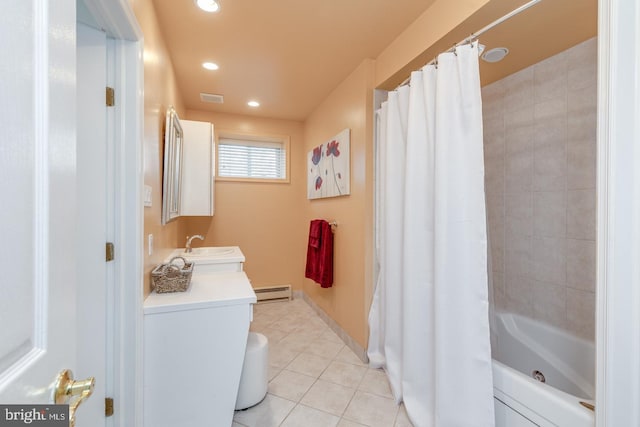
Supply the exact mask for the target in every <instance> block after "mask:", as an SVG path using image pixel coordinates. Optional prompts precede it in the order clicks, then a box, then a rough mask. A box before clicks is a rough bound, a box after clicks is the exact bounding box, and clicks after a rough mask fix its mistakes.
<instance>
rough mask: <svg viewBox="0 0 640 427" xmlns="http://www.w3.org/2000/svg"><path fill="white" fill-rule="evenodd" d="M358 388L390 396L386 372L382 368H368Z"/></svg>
mask: <svg viewBox="0 0 640 427" xmlns="http://www.w3.org/2000/svg"><path fill="white" fill-rule="evenodd" d="M358 390H361V391H365V392H367V393H372V394H377V395H379V396H383V397H388V398H392V397H393V396H392V394H391V388H390V387H389V380H388V379H387V374H386V373H385V372H384V371H383V370H382V369H368V370H367V372H366V373H365V374H364V378H363V379H362V382H361V383H360V386H359V387H358Z"/></svg>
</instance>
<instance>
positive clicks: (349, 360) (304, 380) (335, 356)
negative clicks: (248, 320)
mask: <svg viewBox="0 0 640 427" xmlns="http://www.w3.org/2000/svg"><path fill="white" fill-rule="evenodd" d="M254 313H255V319H256V320H257V321H256V322H254V323H253V324H252V328H251V330H252V331H256V332H260V333H262V334H264V335H266V336H267V338H268V339H269V381H270V383H269V393H268V394H267V397H266V398H265V399H264V400H263V401H262V402H261V403H260V404H258V405H256V406H254V407H253V408H250V409H248V410H246V411H238V412H236V414H235V417H234V423H233V425H232V427H281V426H282V427H316V426H318V427H324V426H328V427H336V426H337V427H378V426H381V427H383V426H384V427H410V426H411V424H410V422H409V420H408V417H407V415H406V412H404V410H403V408H402V409H401V410H400V411H399V410H398V408H399V407H398V406H397V405H395V403H394V401H393V400H392V399H391V391H390V388H389V383H388V381H387V378H386V374H385V373H384V372H383V371H382V370H378V369H369V368H368V367H367V365H366V364H365V363H363V362H362V361H361V360H360V359H359V358H358V357H357V356H356V355H355V354H354V353H353V351H352V350H351V349H350V348H348V347H347V346H346V345H344V343H343V341H342V340H341V339H340V337H339V336H338V335H337V334H336V333H335V332H333V331H332V330H331V329H330V328H329V326H328V325H327V324H326V323H325V322H324V321H323V320H322V319H321V318H320V317H319V316H318V314H317V313H316V312H315V311H314V310H313V309H312V308H311V307H310V306H309V305H308V304H307V303H306V302H305V301H303V300H301V299H296V300H293V301H288V302H277V303H264V304H258V305H256V306H255V308H254ZM303 348H304V351H301V350H302V349H303ZM318 377H320V379H318ZM356 387H357V391H356ZM296 402H299V403H298V404H297V405H296ZM340 416H342V418H340ZM394 422H395V425H394Z"/></svg>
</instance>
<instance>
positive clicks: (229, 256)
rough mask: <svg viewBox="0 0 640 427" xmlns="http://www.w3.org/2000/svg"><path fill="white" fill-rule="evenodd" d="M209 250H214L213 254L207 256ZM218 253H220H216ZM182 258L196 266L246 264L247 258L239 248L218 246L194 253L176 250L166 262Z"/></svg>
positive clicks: (197, 250) (199, 248)
mask: <svg viewBox="0 0 640 427" xmlns="http://www.w3.org/2000/svg"><path fill="white" fill-rule="evenodd" d="M207 250H212V251H213V252H214V253H213V254H207V253H206V251H207ZM215 251H218V253H215ZM176 256H181V257H184V258H186V259H187V260H188V261H193V262H195V263H196V264H222V263H233V262H244V261H245V257H244V254H243V253H242V251H241V250H240V248H239V247H238V246H218V247H213V248H208V247H204V248H202V247H194V248H193V252H192V253H188V254H187V253H185V252H184V248H178V249H176V250H174V251H173V252H172V253H171V255H169V257H167V259H166V260H165V261H164V262H169V261H170V260H171V258H173V257H176Z"/></svg>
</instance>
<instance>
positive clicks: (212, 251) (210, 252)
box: [184, 247, 234, 258]
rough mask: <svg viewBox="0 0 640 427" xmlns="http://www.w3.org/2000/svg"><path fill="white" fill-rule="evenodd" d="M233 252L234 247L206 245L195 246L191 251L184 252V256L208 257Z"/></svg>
mask: <svg viewBox="0 0 640 427" xmlns="http://www.w3.org/2000/svg"><path fill="white" fill-rule="evenodd" d="M233 252H234V248H233V247H208V248H207V247H205V248H193V249H192V250H191V252H190V253H184V256H185V257H188V258H208V257H217V256H224V255H229V254H232V253H233Z"/></svg>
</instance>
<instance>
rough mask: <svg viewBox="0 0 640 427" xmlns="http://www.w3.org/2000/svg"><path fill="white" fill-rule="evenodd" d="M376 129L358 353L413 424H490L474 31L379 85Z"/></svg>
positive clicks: (453, 426)
mask: <svg viewBox="0 0 640 427" xmlns="http://www.w3.org/2000/svg"><path fill="white" fill-rule="evenodd" d="M377 140H378V146H377V150H378V151H377V169H378V170H377V177H378V184H377V207H376V210H377V230H378V232H377V241H376V255H377V261H378V265H377V266H378V281H377V284H376V289H375V292H374V299H373V304H372V307H371V312H370V314H369V326H370V337H369V348H368V355H369V359H370V362H371V364H372V365H373V366H376V367H383V368H384V369H385V371H386V372H387V376H388V378H389V383H390V384H391V388H392V392H393V395H394V397H395V398H396V400H397V401H398V402H400V401H404V403H405V407H406V409H407V413H408V415H409V418H410V419H411V421H412V423H413V424H414V426H415V427H476V426H477V427H490V426H493V425H494V413H493V381H492V371H491V347H490V341H489V319H488V309H489V305H488V295H487V294H488V289H487V232H486V214H485V199H484V158H483V147H482V105H481V99H480V78H479V72H478V48H477V43H474V44H472V45H466V46H462V47H459V48H458V49H457V50H456V52H455V53H444V54H442V55H440V56H439V57H438V65H437V68H436V66H434V65H428V66H426V67H424V68H423V69H422V70H421V71H416V72H413V73H412V74H411V82H410V86H404V87H401V88H399V89H398V90H396V91H394V92H390V93H389V97H388V100H387V101H386V102H385V103H383V105H382V107H381V108H380V110H378V112H377Z"/></svg>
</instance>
